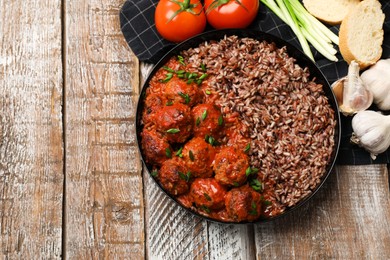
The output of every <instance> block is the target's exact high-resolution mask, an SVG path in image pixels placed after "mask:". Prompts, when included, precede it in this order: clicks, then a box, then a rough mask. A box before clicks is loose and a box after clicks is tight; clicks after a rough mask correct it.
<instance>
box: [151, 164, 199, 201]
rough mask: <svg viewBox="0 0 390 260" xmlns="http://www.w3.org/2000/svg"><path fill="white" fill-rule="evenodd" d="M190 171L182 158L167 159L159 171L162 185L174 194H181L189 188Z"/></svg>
mask: <svg viewBox="0 0 390 260" xmlns="http://www.w3.org/2000/svg"><path fill="white" fill-rule="evenodd" d="M190 177H191V176H190V173H189V172H188V170H187V167H186V166H185V164H184V161H183V160H181V159H177V158H173V159H169V160H167V161H165V162H164V163H163V164H162V166H161V168H160V171H159V172H158V180H159V181H160V184H161V186H162V187H163V188H164V190H166V191H167V192H168V193H170V194H172V195H175V196H176V195H181V194H184V193H186V192H188V190H189V183H188V182H189V179H190Z"/></svg>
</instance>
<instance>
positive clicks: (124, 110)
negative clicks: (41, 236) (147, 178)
mask: <svg viewBox="0 0 390 260" xmlns="http://www.w3.org/2000/svg"><path fill="white" fill-rule="evenodd" d="M122 3H123V1H119V0H109V1H103V0H93V1H66V2H65V17H64V19H65V35H66V50H65V51H66V81H65V83H66V86H65V90H66V107H65V114H66V118H65V119H66V129H65V133H66V138H65V140H66V193H65V194H66V210H65V213H66V223H65V229H66V236H65V239H66V242H65V250H66V258H69V259H90V258H93V259H97V258H99V259H100V258H102V259H103V258H107V259H124V258H128V257H129V256H131V257H132V258H134V259H141V258H142V257H143V256H144V233H143V226H144V219H143V215H144V209H143V191H142V178H141V163H140V159H139V155H138V152H137V146H136V141H135V129H134V120H135V116H134V115H135V104H136V103H135V99H136V97H137V96H138V85H139V82H138V79H139V75H138V74H139V72H138V71H139V65H138V60H137V59H136V58H135V57H134V55H132V54H131V52H130V51H129V48H128V47H127V44H126V42H125V40H124V39H123V35H122V33H121V32H120V25H119V15H118V14H119V10H120V7H121V5H122Z"/></svg>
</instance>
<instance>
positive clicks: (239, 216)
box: [225, 185, 262, 222]
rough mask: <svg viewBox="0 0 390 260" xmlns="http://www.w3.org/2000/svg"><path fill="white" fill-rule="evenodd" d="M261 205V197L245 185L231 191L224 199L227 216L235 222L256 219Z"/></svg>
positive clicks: (259, 213)
mask: <svg viewBox="0 0 390 260" xmlns="http://www.w3.org/2000/svg"><path fill="white" fill-rule="evenodd" d="M261 204H262V201H261V195H260V194H259V193H257V192H256V191H254V190H253V189H252V188H250V187H249V186H247V185H245V186H241V187H239V188H233V189H231V190H230V191H228V192H227V194H226V197H225V206H226V211H227V214H228V216H229V217H230V218H231V219H232V220H233V221H236V222H240V221H253V220H255V219H258V218H259V217H260V215H261Z"/></svg>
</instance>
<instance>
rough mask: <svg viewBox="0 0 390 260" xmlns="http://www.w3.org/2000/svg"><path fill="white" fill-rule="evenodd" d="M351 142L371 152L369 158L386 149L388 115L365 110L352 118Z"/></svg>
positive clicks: (389, 131)
mask: <svg viewBox="0 0 390 260" xmlns="http://www.w3.org/2000/svg"><path fill="white" fill-rule="evenodd" d="M352 129H353V133H352V137H351V142H353V143H355V144H358V145H359V146H361V147H363V148H364V149H366V150H367V151H369V152H370V153H371V158H372V159H373V160H375V159H376V156H377V155H378V154H380V153H383V152H384V151H386V150H387V149H388V148H389V146H390V116H385V115H383V114H381V113H379V112H375V111H371V110H366V111H360V112H358V113H357V114H356V115H355V116H354V117H353V118H352Z"/></svg>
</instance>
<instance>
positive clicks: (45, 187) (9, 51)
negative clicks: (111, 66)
mask: <svg viewBox="0 0 390 260" xmlns="http://www.w3.org/2000/svg"><path fill="white" fill-rule="evenodd" d="M33 9H38V10H40V11H39V12H30V10H33ZM10 21H12V22H10ZM62 93H63V79H62V63H61V1H59V0H50V1H49V0H47V1H38V0H35V1H11V2H9V1H0V259H34V258H36V257H38V258H42V259H49V258H59V257H60V255H61V241H62V238H61V237H62V217H63V215H62V199H63V160H62V158H63V142H62V113H61V105H62Z"/></svg>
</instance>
